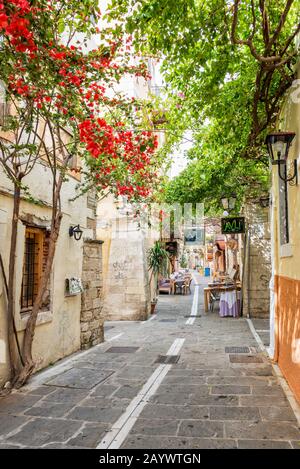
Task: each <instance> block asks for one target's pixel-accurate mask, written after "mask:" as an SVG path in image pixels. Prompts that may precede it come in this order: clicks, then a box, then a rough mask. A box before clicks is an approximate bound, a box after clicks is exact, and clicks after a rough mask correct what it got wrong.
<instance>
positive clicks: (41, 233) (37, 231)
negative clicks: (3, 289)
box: [20, 226, 45, 314]
mask: <svg viewBox="0 0 300 469" xmlns="http://www.w3.org/2000/svg"><path fill="white" fill-rule="evenodd" d="M27 234H34V235H37V244H38V248H37V249H38V252H37V253H34V256H37V262H36V264H37V289H38V288H39V285H40V281H41V276H42V272H43V248H44V238H45V229H43V228H35V227H31V226H26V227H25V239H24V256H23V266H22V285H21V298H20V306H21V310H20V311H21V314H24V313H28V312H30V311H31V310H32V308H33V304H34V300H35V293H34V290H35V289H34V288H33V295H32V305H31V306H28V304H27V306H23V282H24V272H25V265H26V240H27ZM33 275H35V273H34V274H33ZM27 303H28V301H27Z"/></svg>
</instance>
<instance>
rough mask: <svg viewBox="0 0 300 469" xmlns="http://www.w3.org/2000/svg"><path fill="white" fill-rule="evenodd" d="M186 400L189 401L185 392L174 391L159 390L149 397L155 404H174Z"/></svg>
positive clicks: (179, 403)
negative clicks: (163, 391) (161, 391)
mask: <svg viewBox="0 0 300 469" xmlns="http://www.w3.org/2000/svg"><path fill="white" fill-rule="evenodd" d="M187 401H189V396H186V395H185V394H178V393H176V392H173V393H171V392H169V393H160V392H159V393H157V394H155V395H154V396H152V397H151V398H150V402H155V403H157V404H173V405H175V406H176V405H181V404H186V402H187Z"/></svg>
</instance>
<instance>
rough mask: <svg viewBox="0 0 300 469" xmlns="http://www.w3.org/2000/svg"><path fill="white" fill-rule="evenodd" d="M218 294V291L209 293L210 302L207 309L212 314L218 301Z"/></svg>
mask: <svg viewBox="0 0 300 469" xmlns="http://www.w3.org/2000/svg"><path fill="white" fill-rule="evenodd" d="M220 297H221V295H220V292H218V291H210V302H209V309H210V311H211V312H212V313H213V312H214V309H215V303H216V302H217V301H220Z"/></svg>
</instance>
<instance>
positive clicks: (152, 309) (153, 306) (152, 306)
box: [151, 302, 156, 314]
mask: <svg viewBox="0 0 300 469" xmlns="http://www.w3.org/2000/svg"><path fill="white" fill-rule="evenodd" d="M155 306H156V302H155V303H151V314H154V312H155Z"/></svg>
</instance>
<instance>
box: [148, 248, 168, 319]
mask: <svg viewBox="0 0 300 469" xmlns="http://www.w3.org/2000/svg"><path fill="white" fill-rule="evenodd" d="M168 259H169V255H168V252H167V251H166V250H165V249H164V248H163V246H162V244H161V242H160V241H155V243H154V245H153V246H152V247H151V248H150V249H149V250H148V266H149V271H151V274H150V280H149V285H150V288H151V282H152V279H154V291H152V292H151V314H153V313H154V310H155V306H156V303H157V297H158V275H159V274H160V273H164V272H165V271H166V265H167V261H168Z"/></svg>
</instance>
